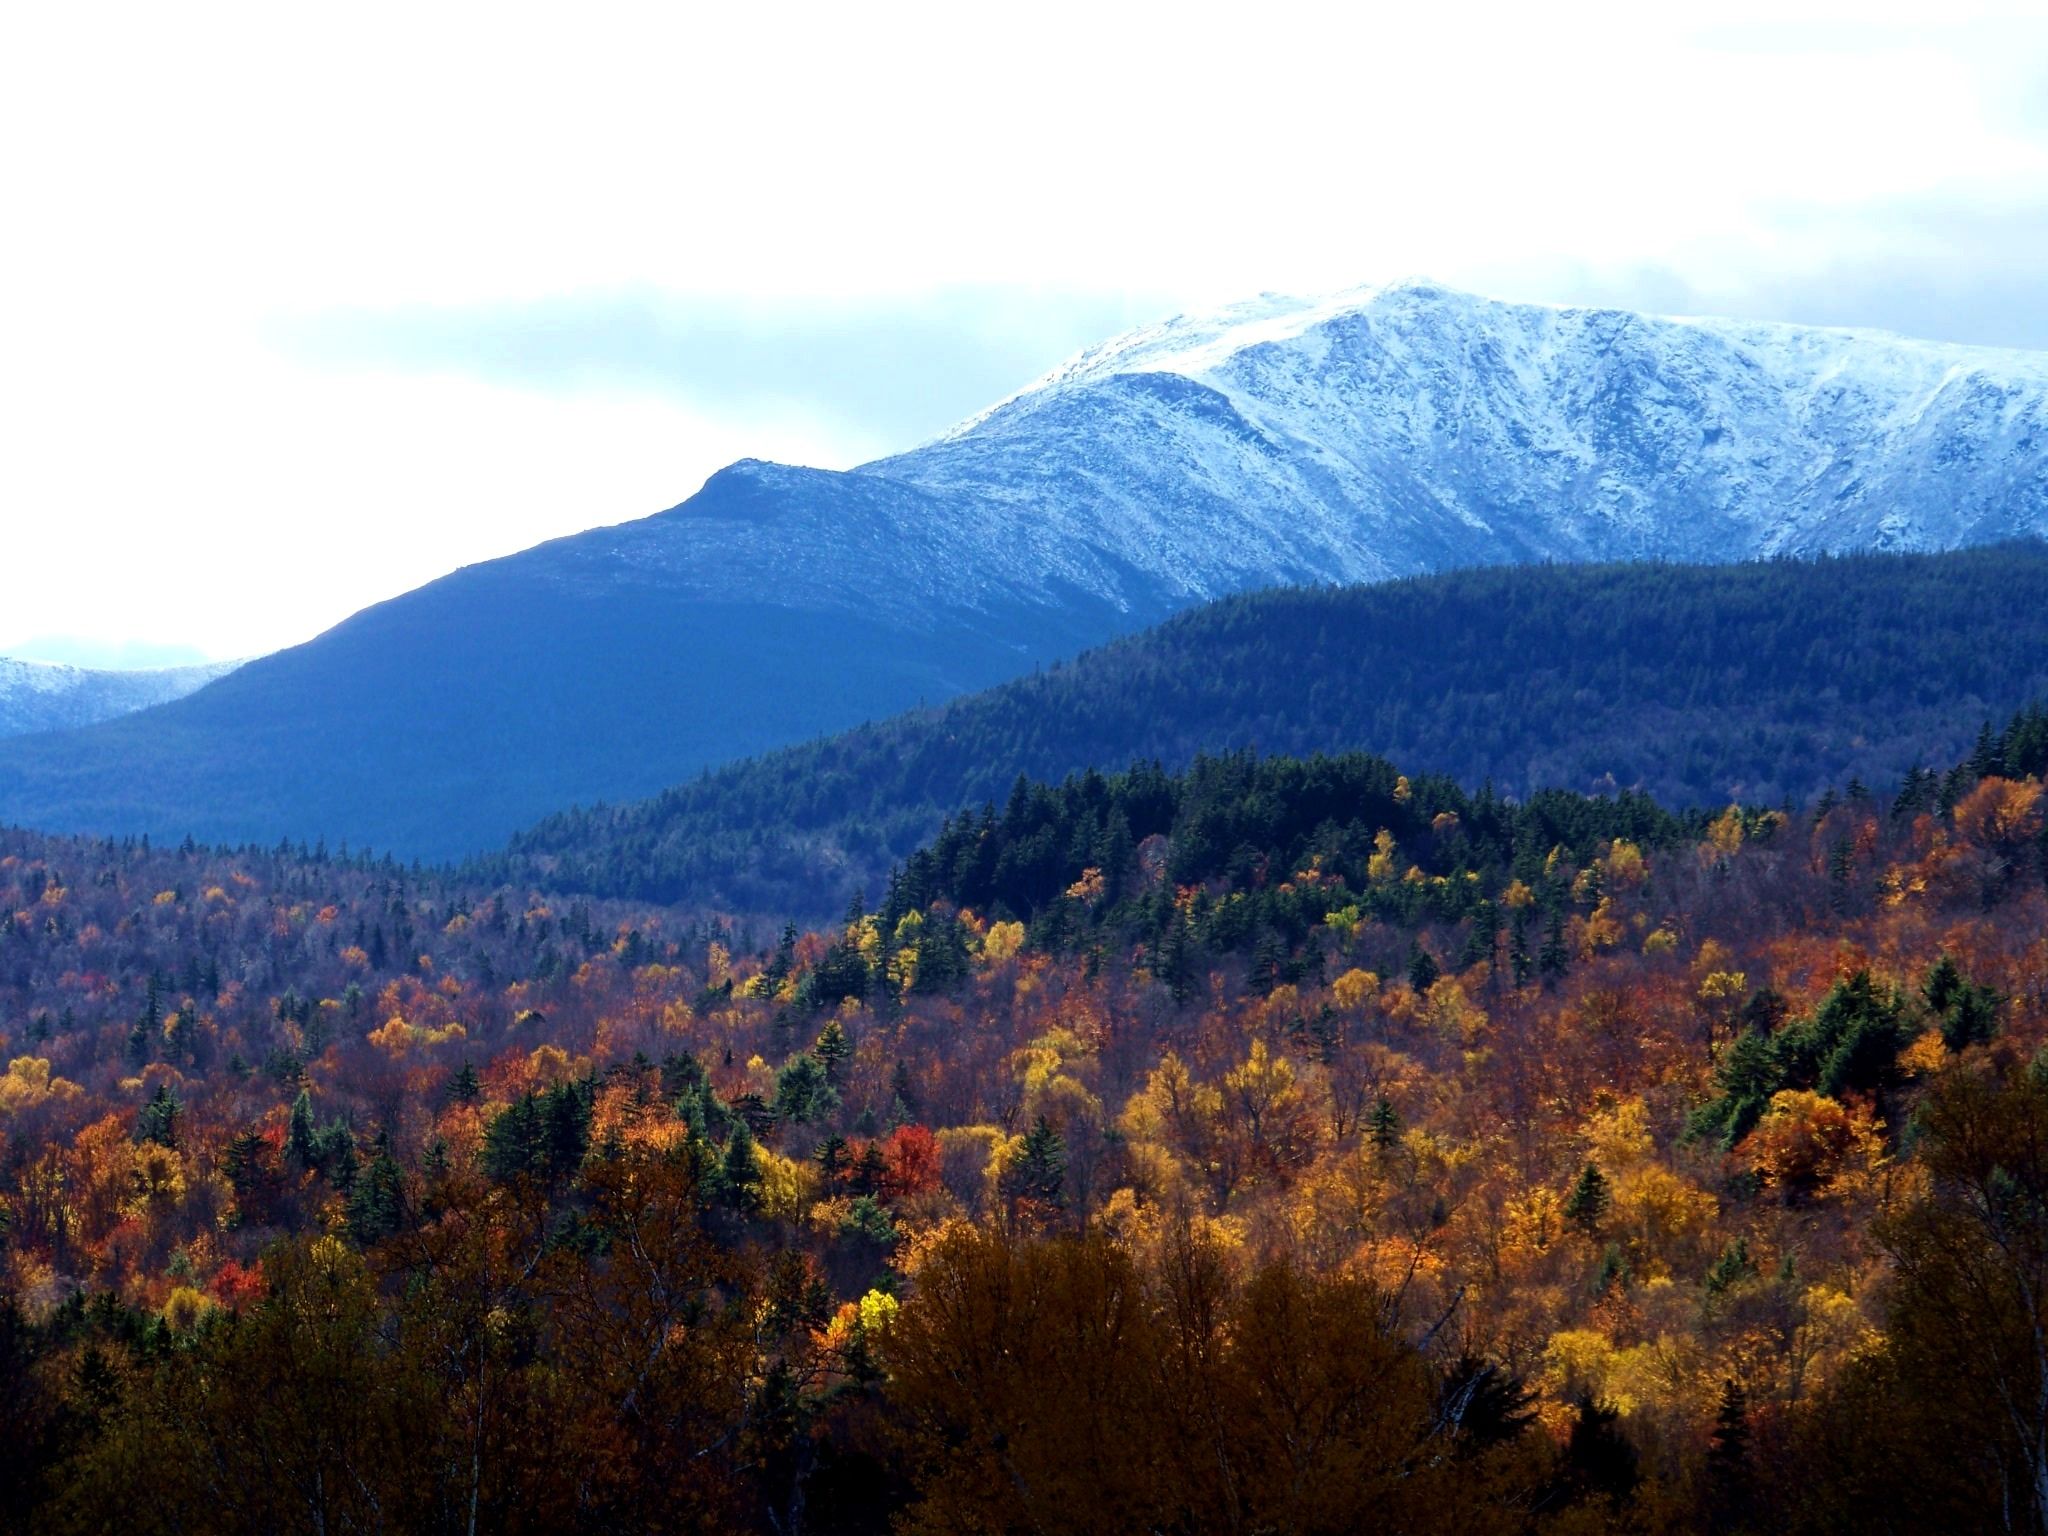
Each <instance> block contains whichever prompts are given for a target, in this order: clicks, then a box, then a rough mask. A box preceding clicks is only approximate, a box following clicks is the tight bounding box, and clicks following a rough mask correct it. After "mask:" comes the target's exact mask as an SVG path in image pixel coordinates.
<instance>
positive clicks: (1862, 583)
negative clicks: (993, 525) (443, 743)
mask: <svg viewBox="0 0 2048 1536" xmlns="http://www.w3.org/2000/svg"><path fill="white" fill-rule="evenodd" d="M2044 691H2048V548H2044V547H2043V546H2042V545H2040V544H2038V543H2023V544H2009V545H2002V546H1998V547H1994V548H1988V549H1976V550H1968V551H1963V552H1959V553H1951V554H1939V555H1856V556H1845V557H1840V558H1834V559H1828V560H1823V561H1818V562H1806V561H1789V560H1788V561H1772V562H1764V563H1752V564H1746V565H1733V566H1717V567H1698V566H1677V565H1663V564H1627V565H1603V566H1543V567H1528V566H1523V567H1501V568H1487V569H1478V570H1466V571H1458V572H1452V573H1449V574H1445V575H1437V576H1429V577H1420V578H1414V579H1410V580H1404V581H1397V582H1391V583H1386V584H1382V585H1376V586H1363V587H1346V588H1317V589H1307V590H1302V589H1289V590H1280V591H1270V592H1259V593H1252V594H1249V595H1245V596H1239V597H1232V598H1228V599H1225V600H1223V601H1221V602H1217V603H1213V604H1210V605H1208V606H1207V607H1204V608H1201V609H1197V610H1195V611H1193V612H1190V613H1187V614H1184V615H1182V616H1180V617H1178V618H1175V619H1173V620H1171V621H1169V622H1167V623H1165V624H1162V625H1160V626H1158V627H1157V628H1154V629H1151V630H1148V631H1146V632H1144V633H1142V634H1139V635H1135V636H1132V637H1130V638H1127V639H1124V640H1120V641H1117V642H1115V643H1113V644H1110V645H1107V646H1104V647H1102V648H1100V649H1098V650H1094V651H1090V652H1088V653H1086V654H1084V655H1082V656H1081V657H1079V658H1078V659H1077V660H1075V661H1074V662H1072V663H1069V664H1065V665H1060V666H1055V667H1052V668H1050V669H1048V670H1045V671H1041V672H1038V673H1036V674H1034V675H1033V676H1031V677H1028V678H1024V679H1020V680H1018V681H1016V682H1013V683H1010V684H1006V685H1004V686H1002V687H998V688H995V689H992V690H990V691H988V692H985V693H980V694H976V695H973V696H970V697H968V698H964V699H961V700H957V701H955V702H954V703H952V704H950V705H948V706H946V707H944V708H940V709H933V710H926V711H921V712H916V713H912V714H906V715H901V716H898V717H895V718H893V719H890V720H886V721H882V722H879V723H874V724H870V725H867V726H864V727H862V728H860V729H858V730H854V731H850V732H847V733H845V734H842V735H838V736H833V737H829V738H826V739H823V740H820V741H816V742H812V743H809V744H807V745H804V746H800V747H795V748H791V749H788V750H784V751H780V752H776V753H773V754H770V755H768V756H764V757H760V758H756V759H753V760H750V761H747V762H742V763H739V764H735V765H732V766H729V767H727V768H724V769H722V770H718V771H714V772H709V773H706V774H705V775H703V776H702V777H700V778H698V779H696V780H694V781H692V782H690V783H688V784H683V785H678V786H676V787H674V788H672V789H670V790H668V791H666V792H664V793H663V794H661V795H659V796H657V797H655V798H653V799H650V800H647V801H643V802H638V803H635V804H629V805H622V806H597V807H595V808H591V809H578V810H571V811H568V812H565V813H562V814H559V815H555V816H552V817H550V818H548V819H547V820H545V821H543V822H541V823H539V824H538V825H537V826H535V827H533V828H532V829H530V830H529V831H527V832H525V833H523V834H521V835H520V836H519V837H517V838H516V839H515V840H514V841H513V843H512V845H511V847H510V849H509V850H508V851H507V853H505V854H504V855H502V856H500V857H497V858H493V859H487V860H483V861H479V863H478V864H477V865H476V866H474V868H473V872H474V873H476V874H479V875H481V876H485V877H488V878H495V879H520V880H535V881H538V882H540V883H542V884H546V885H551V886H555V887H557V888H568V889H576V890H583V891H590V892H595V893H601V894H606V895H614V896H622V897H630V898H634V899H640V900H656V901H685V902H689V903H691V904H693V905H700V906H713V907H724V908H728V909H732V910H740V911H754V912H783V913H796V914H798V915H811V916H819V915H823V914H825V913H828V912H836V911H837V910H839V909H840V908H841V907H842V906H843V905H844V903H845V902H846V900H847V899H848V898H849V896H850V895H852V894H853V892H855V891H856V890H860V889H863V888H865V889H867V890H868V891H870V892H877V891H879V888H880V885H881V882H882V880H883V878H884V877H885V875H886V872H887V871H888V870H889V869H890V868H891V867H892V866H893V865H895V864H897V863H899V862H901V861H902V860H903V859H904V858H906V857H907V856H908V855H909V854H910V852H911V851H912V850H913V849H915V848H917V847H918V846H920V845H921V844H923V843H924V842H925V841H926V840H927V839H929V838H930V837H931V836H932V835H933V834H934V833H935V832H936V831H937V829H938V827H939V825H940V823H941V822H942V821H943V820H944V818H945V817H946V816H948V815H950V814H952V813H954V812H957V811H961V810H967V809H972V808H975V807H979V806H981V805H984V804H989V805H996V806H1000V805H1001V804H1003V803H1004V801H1005V800H1006V798H1007V797H1008V795H1009V793H1010V789H1011V785H1012V783H1013V781H1014V780H1015V778H1016V777H1017V776H1018V775H1019V774H1024V775H1028V776H1030V777H1032V778H1035V779H1042V780H1058V779H1060V778H1062V777H1064V776H1065V775H1068V774H1070V773H1074V772H1078V771H1080V770H1083V769H1086V768H1089V767H1105V768H1108V767H1121V766H1123V765H1126V764H1130V763H1142V762H1155V761H1156V762H1158V763H1161V764H1163V765H1164V766H1165V767H1167V768H1169V769H1172V768H1178V767H1180V766H1182V765H1184V764H1186V763H1188V762H1189V761H1191V760H1192V759H1193V758H1194V757H1195V756H1196V755H1197V754H1198V753H1202V752H1210V753H1217V752H1225V751H1229V750H1231V749H1234V748H1242V747H1255V748H1257V749H1258V750H1260V751H1261V752H1266V753H1279V754H1296V755H1299V754H1309V753H1315V752H1341V751H1353V750H1364V751H1371V752H1377V753H1383V754H1386V755H1387V756H1389V757H1391V758H1393V759H1395V760H1397V761H1400V762H1403V763H1411V764H1417V765H1426V766H1427V768H1428V769H1429V770H1430V771H1432V772H1435V773H1439V774H1442V775H1444V776H1445V777H1447V778H1449V779H1452V780H1455V781H1457V782H1459V783H1461V784H1463V785H1465V786H1466V787H1468V788H1469V789H1472V790H1474V791H1477V790H1479V789H1481V788H1482V787H1484V786H1486V785H1489V784H1490V785H1491V786H1492V788H1493V790H1494V791H1495V792H1497V793H1499V794H1501V795H1511V796H1514V797H1516V798H1519V799H1526V798H1528V797H1529V796H1530V795H1531V794H1532V793H1533V792H1535V791H1537V790H1540V789H1544V788H1561V789H1569V790H1573V791H1578V792H1582V793H1607V792H1614V791H1619V790H1631V789H1632V790H1638V791H1640V792H1642V793H1644V794H1647V795H1649V796H1651V797H1652V798H1654V799H1656V800H1658V801H1659V802H1661V803H1664V804H1667V805H1671V806H1674V807H1685V806H1692V807H1712V808H1718V807H1721V806H1725V805H1727V804H1729V803H1731V802H1736V801H1739V802H1742V803H1745V804H1752V805H1778V804H1783V803H1786V802H1788V801H1790V802H1800V801H1804V800H1807V799H1809V798H1811V797H1813V796H1815V795H1817V794H1819V793H1820V792H1821V791H1822V790H1823V789H1824V788H1826V787H1828V786H1846V785H1848V783H1849V782H1850V781H1851V780H1855V779H1861V780H1862V781H1864V782H1866V783H1870V784H1877V783H1885V784H1896V783H1898V782H1900V781H1901V780H1902V779H1903V778H1904V776H1905V775H1906V773H1907V772H1908V771H1909V770H1910V769H1912V768H1914V767H1915V766H1917V765H1920V764H1926V763H1948V762H1952V761H1954V760H1956V759H1957V758H1959V757H1961V756H1964V755H1967V754H1969V753H1970V752H1971V751H1972V749H1973V746H1975V745H1976V744H1977V743H1978V742H1979V738H1980V735H1981V733H1982V732H1983V730H1984V728H1985V725H1986V722H1987V721H1996V722H2000V723H2002V722H2004V721H2005V720H2007V719H2008V718H2009V717H2010V716H2011V714H2012V712H2013V711H2014V710H2016V709H2018V708H2019V707H2020V706H2021V705H2022V704H2023V703H2024V702H2025V701H2026V700H2028V699H2029V698H2033V697H2036V696H2038V695H2040V694H2041V693H2043V692H2044ZM1873 721H1881V722H1883V728H1882V729H1881V730H1877V729H1873V728H1872V722H1873Z"/></svg>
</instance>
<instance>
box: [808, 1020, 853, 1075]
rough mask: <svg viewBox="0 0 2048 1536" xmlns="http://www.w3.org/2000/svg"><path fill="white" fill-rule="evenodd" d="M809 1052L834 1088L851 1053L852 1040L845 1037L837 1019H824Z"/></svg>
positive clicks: (844, 1032)
mask: <svg viewBox="0 0 2048 1536" xmlns="http://www.w3.org/2000/svg"><path fill="white" fill-rule="evenodd" d="M811 1054H812V1055H813V1056H815V1057H817V1058H818V1065H819V1066H821V1067H823V1068H824V1069H825V1081H826V1082H827V1083H829V1084H831V1085H832V1087H833V1088H835V1089H836V1088H837V1087H838V1086H839V1079H840V1076H841V1074H842V1073H844V1072H845V1070H846V1062H847V1058H848V1057H850V1056H852V1055H853V1045H852V1042H850V1041H849V1040H848V1039H847V1038H846V1031H845V1030H844V1029H843V1028H841V1027H840V1023H839V1021H838V1020H837V1019H828V1020H827V1021H826V1023H825V1027H824V1028H823V1029H822V1030H820V1031H819V1032H818V1042H817V1044H816V1045H814V1046H812V1047H811Z"/></svg>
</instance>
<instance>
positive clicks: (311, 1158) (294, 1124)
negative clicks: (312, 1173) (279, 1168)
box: [284, 1088, 320, 1170]
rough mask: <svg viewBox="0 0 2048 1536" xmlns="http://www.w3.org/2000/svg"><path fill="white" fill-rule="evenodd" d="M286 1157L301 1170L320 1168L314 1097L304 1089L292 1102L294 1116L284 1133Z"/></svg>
mask: <svg viewBox="0 0 2048 1536" xmlns="http://www.w3.org/2000/svg"><path fill="white" fill-rule="evenodd" d="M284 1155H285V1159H286V1161H288V1162H289V1163H290V1164H291V1165H292V1166H293V1167H294V1168H298V1169H301V1170H304V1169H310V1168H317V1167H319V1166H320V1152H319V1146H318V1143H317V1138H316V1137H315V1135H314V1131H313V1097H312V1094H311V1093H310V1092H309V1091H308V1090H307V1089H304V1088H301V1089H300V1090H299V1096H298V1097H297V1098H296V1099H293V1100H292V1114H291V1120H290V1122H289V1124H287V1126H286V1127H285V1133H284Z"/></svg>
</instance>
